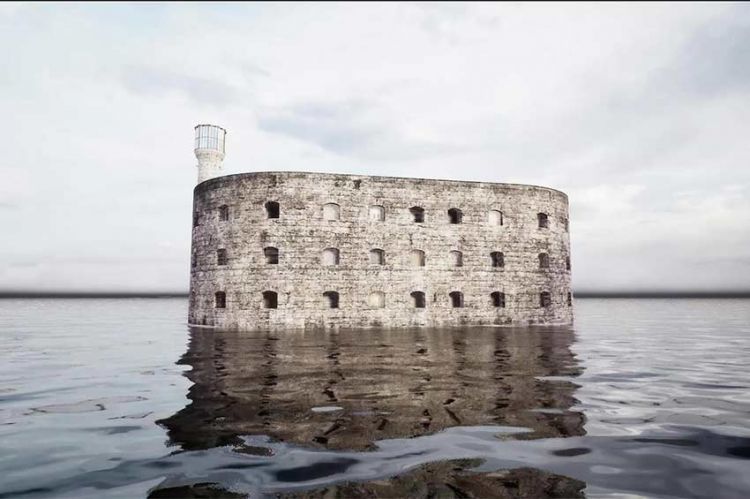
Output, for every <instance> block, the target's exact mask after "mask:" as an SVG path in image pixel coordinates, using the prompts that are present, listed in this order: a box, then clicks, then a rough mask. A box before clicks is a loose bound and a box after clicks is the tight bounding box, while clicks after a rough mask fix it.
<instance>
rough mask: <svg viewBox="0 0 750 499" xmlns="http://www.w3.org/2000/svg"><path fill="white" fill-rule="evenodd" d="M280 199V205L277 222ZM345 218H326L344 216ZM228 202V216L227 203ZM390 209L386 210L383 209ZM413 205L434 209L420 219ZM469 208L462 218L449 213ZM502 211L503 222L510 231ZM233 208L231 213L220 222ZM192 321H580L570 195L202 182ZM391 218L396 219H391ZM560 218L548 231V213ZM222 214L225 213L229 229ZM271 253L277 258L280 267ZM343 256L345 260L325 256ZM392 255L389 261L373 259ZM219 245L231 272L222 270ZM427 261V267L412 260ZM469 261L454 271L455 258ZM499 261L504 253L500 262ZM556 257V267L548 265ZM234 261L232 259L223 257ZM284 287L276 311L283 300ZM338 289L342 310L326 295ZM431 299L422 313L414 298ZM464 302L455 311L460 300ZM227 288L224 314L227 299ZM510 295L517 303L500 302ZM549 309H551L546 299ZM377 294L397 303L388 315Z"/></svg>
mask: <svg viewBox="0 0 750 499" xmlns="http://www.w3.org/2000/svg"><path fill="white" fill-rule="evenodd" d="M268 201H275V202H278V203H279V216H278V218H269V217H268V211H267V209H266V203H267V202H268ZM330 204H336V205H338V212H339V219H338V220H326V219H325V217H330V216H331V215H332V214H335V211H336V209H335V207H332V206H328V207H325V208H324V206H325V205H330ZM223 206H226V208H223V209H222V208H221V207H223ZM375 206H379V207H383V210H380V209H379V208H371V207H375ZM412 207H421V208H423V209H424V222H423V223H415V222H414V215H413V213H412V212H411V211H410V208H412ZM451 208H457V209H459V210H461V214H462V217H461V218H462V220H461V223H458V224H452V223H450V219H449V214H448V210H449V209H451ZM491 210H495V211H499V212H501V213H502V225H499V224H497V223H498V222H499V220H498V218H499V217H498V214H497V213H493V214H490V213H489V212H490V211H491ZM222 211H223V215H224V217H222V216H221V214H222ZM193 212H194V213H193V217H194V227H193V237H192V259H191V280H190V312H189V322H190V323H191V324H203V325H212V326H219V327H223V328H230V329H256V328H274V327H339V326H341V327H378V326H386V327H404V326H445V325H448V326H450V325H462V324H475V325H506V324H512V325H528V324H569V323H571V322H572V319H573V314H572V306H571V302H570V296H569V293H570V270H569V268H568V267H569V264H568V263H567V262H569V256H570V243H569V234H568V200H567V196H566V195H565V194H563V193H561V192H559V191H555V190H552V189H547V188H543V187H535V186H526V185H514V184H494V183H485V182H459V181H447V180H424V179H410V178H394V177H368V176H358V175H335V174H320V173H296V172H267V173H266V172H264V173H247V174H240V175H228V176H224V177H218V178H214V179H211V180H208V181H206V182H203V183H201V184H199V185H198V186H196V188H195V191H194V200H193ZM381 212H382V214H383V216H384V219H383V220H379V219H378V218H380V216H381ZM539 213H544V214H546V215H547V216H548V227H546V228H541V227H540V224H539V219H538V214H539ZM222 218H226V220H223V219H222ZM264 248H277V249H278V264H269V263H267V256H266V254H264ZM327 248H335V249H337V250H338V254H339V258H338V264H337V265H325V263H330V262H331V260H330V259H329V260H324V257H323V252H324V250H325V249H327ZM373 249H379V250H383V253H384V263H383V264H380V263H377V262H378V258H376V255H373V256H371V250H373ZM218 250H225V258H226V263H225V264H223V265H219V264H218V262H219V260H220V259H219V258H218V257H217V251H218ZM413 250H421V251H423V252H424V255H425V265H424V266H418V265H416V263H415V261H414V260H413V258H414V257H413ZM456 251H460V252H461V257H462V258H461V259H462V263H463V265H462V266H460V267H457V266H455V261H456V253H452V252H456ZM491 252H502V253H503V264H504V265H503V266H502V267H497V266H493V263H492V259H491V257H490V253H491ZM540 253H546V254H547V255H548V259H549V268H540V258H539V254H540ZM222 258H223V257H222ZM269 291H270V292H274V293H276V297H277V304H276V305H277V308H266V306H267V305H271V306H272V305H273V303H272V300H270V299H269V298H270V296H269V295H267V296H266V300H265V303H264V295H263V293H264V292H269ZM330 291H334V292H337V293H338V296H339V303H338V308H330V300H329V299H328V298H327V297H326V296H324V293H325V292H330ZM415 291H421V292H423V293H424V295H425V304H424V305H425V308H415V306H414V299H413V297H412V296H411V293H412V292H415ZM454 291H458V292H460V293H462V296H463V307H460V308H455V307H453V302H452V300H451V298H450V293H451V292H454ZM217 292H222V293H225V295H226V299H225V307H224V308H217V306H216V305H217V297H216V293H217ZM493 292H500V293H504V299H505V300H504V301H505V303H504V305H505V306H504V307H497V306H495V305H496V303H493V300H492V299H491V293H493ZM543 292H547V293H549V298H550V303H549V304H548V305H547V306H542V305H541V298H540V294H541V293H543ZM375 293H380V294H381V295H380V296H381V297H383V298H384V306H383V308H375V307H374V305H376V304H377V301H378V300H377V299H375V296H376V295H375Z"/></svg>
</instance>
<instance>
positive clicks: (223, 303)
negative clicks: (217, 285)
mask: <svg viewBox="0 0 750 499" xmlns="http://www.w3.org/2000/svg"><path fill="white" fill-rule="evenodd" d="M215 298H216V302H215V303H216V305H215V306H216V308H227V294H226V293H225V292H224V291H217V292H216V295H215Z"/></svg>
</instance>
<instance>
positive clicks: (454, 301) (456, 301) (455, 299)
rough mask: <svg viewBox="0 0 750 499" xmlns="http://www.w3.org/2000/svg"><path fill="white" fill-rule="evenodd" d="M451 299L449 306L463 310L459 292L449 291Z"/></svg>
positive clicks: (462, 299) (462, 297)
mask: <svg viewBox="0 0 750 499" xmlns="http://www.w3.org/2000/svg"><path fill="white" fill-rule="evenodd" d="M448 296H449V297H450V299H451V306H452V307H453V308H463V306H464V295H463V293H461V292H460V291H451V292H450V293H448Z"/></svg>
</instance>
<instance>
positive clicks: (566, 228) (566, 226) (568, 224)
mask: <svg viewBox="0 0 750 499" xmlns="http://www.w3.org/2000/svg"><path fill="white" fill-rule="evenodd" d="M563 224H564V225H565V232H569V231H570V220H568V219H567V218H566V219H564V221H563Z"/></svg>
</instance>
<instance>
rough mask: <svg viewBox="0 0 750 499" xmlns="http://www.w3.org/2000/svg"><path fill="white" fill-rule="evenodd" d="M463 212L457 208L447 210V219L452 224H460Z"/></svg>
mask: <svg viewBox="0 0 750 499" xmlns="http://www.w3.org/2000/svg"><path fill="white" fill-rule="evenodd" d="M463 218H464V214H463V213H461V210H459V209H458V208H451V209H450V210H448V220H449V221H450V223H452V224H460V223H461V222H462V221H463Z"/></svg>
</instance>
